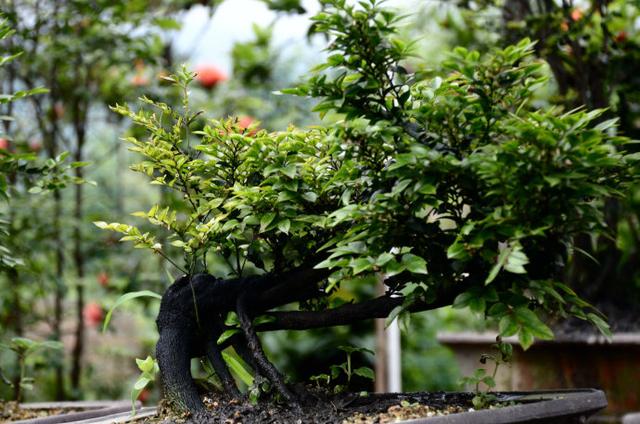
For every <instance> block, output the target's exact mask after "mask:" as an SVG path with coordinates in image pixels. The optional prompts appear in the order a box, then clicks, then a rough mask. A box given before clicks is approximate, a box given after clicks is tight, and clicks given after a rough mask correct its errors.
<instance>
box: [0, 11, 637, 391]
mask: <svg viewBox="0 0 640 424" xmlns="http://www.w3.org/2000/svg"><path fill="white" fill-rule="evenodd" d="M230 3H235V5H234V7H238V8H241V7H245V8H256V10H262V9H261V8H264V9H265V12H266V11H267V10H269V11H271V12H270V13H268V14H267V13H264V14H263V16H264V18H263V19H262V20H261V21H259V22H248V21H243V20H241V19H237V21H234V22H233V23H232V24H233V25H234V26H237V27H238V31H240V30H241V29H242V31H244V33H245V34H250V35H249V36H247V37H244V38H242V39H239V40H235V41H233V42H229V43H228V44H229V45H225V46H224V47H223V48H224V49H226V50H225V51H226V55H225V56H224V57H218V58H217V60H211V57H210V55H208V54H207V52H208V51H209V50H216V51H220V46H217V44H216V43H218V42H219V43H224V42H228V41H229V40H230V38H229V37H226V38H224V37H223V35H224V34H216V33H215V25H216V23H217V22H221V20H222V21H224V20H228V19H229V17H227V16H225V13H231V12H232V11H233V9H232V8H231V6H230V5H229V4H230ZM239 3H240V2H237V3H236V0H233V1H231V0H227V1H221V0H218V1H206V0H204V1H188V0H181V1H175V0H173V1H172V0H166V1H165V0H133V1H120V0H108V1H107V0H99V1H91V2H87V1H81V0H77V1H66V0H3V1H2V2H1V3H0V11H1V13H2V15H3V16H4V17H5V18H6V19H7V24H8V26H9V27H10V28H13V30H14V31H15V32H14V33H13V34H12V35H11V36H9V37H7V38H5V39H3V40H2V42H1V46H2V56H9V55H13V54H16V53H18V52H19V51H24V53H23V54H22V55H21V56H19V57H17V58H16V59H15V60H13V61H8V62H7V63H6V64H5V65H4V66H3V67H2V68H0V73H1V74H2V77H1V80H0V81H1V83H2V93H14V92H16V91H18V90H26V89H35V88H38V87H45V88H47V89H48V91H47V92H42V93H39V94H37V95H34V96H30V97H25V98H22V99H19V100H18V101H16V102H11V103H9V102H0V109H1V110H0V115H2V116H3V117H4V118H3V121H2V125H1V129H2V134H0V137H1V138H0V149H2V150H0V156H1V157H2V160H3V167H2V172H3V177H4V178H5V179H6V181H7V183H8V184H7V186H6V190H4V191H6V193H7V199H6V200H3V202H2V204H1V205H0V209H1V211H2V216H3V220H4V221H5V222H4V223H3V228H5V229H6V235H5V236H4V237H3V238H2V246H5V247H6V249H7V251H6V252H5V251H4V250H3V251H2V252H0V254H1V255H3V256H2V259H3V260H0V264H1V266H0V293H1V296H0V341H7V342H8V341H9V340H10V339H11V338H12V337H15V336H24V337H29V338H33V339H35V340H52V341H62V342H63V343H64V349H62V350H41V351H38V352H37V353H34V354H33V355H31V356H30V357H29V358H28V360H27V365H28V367H29V369H30V370H31V371H32V372H31V373H30V374H31V375H34V376H35V378H36V384H35V385H34V388H33V389H32V390H30V391H27V392H26V393H25V394H24V395H25V398H26V399H27V400H46V399H59V400H60V399H96V398H122V397H126V396H127V393H128V391H129V389H130V386H131V384H132V383H133V381H135V378H136V374H137V368H136V365H135V361H134V358H135V357H145V356H146V355H147V354H149V353H152V352H153V346H154V344H155V337H156V331H155V323H154V318H155V314H156V312H157V308H158V304H157V301H155V300H144V299H143V300H140V301H137V302H132V303H129V304H127V305H125V306H124V307H123V308H122V309H121V310H118V312H117V313H116V316H115V319H114V322H113V323H112V324H111V325H110V327H109V330H108V331H107V332H106V333H105V334H102V333H100V332H99V329H100V328H101V323H102V320H103V319H104V315H105V311H106V310H108V308H109V307H111V306H112V305H113V303H114V302H115V300H116V299H117V298H118V297H119V296H120V295H121V294H123V293H126V292H129V291H134V290H145V289H148V290H152V291H155V292H162V291H163V290H164V288H166V287H167V286H168V285H169V284H170V283H171V282H172V281H173V278H174V277H175V276H176V275H175V272H176V271H175V270H174V269H171V268H169V267H168V265H167V263H166V262H165V261H163V260H162V258H160V257H158V258H157V259H156V260H149V259H148V257H147V256H146V255H144V254H138V252H137V251H133V252H132V250H131V249H130V248H129V247H127V246H121V245H120V244H119V243H118V241H117V238H115V237H114V236H113V235H112V234H111V233H109V234H108V233H105V232H102V231H100V230H99V229H97V228H95V227H94V226H93V225H91V222H92V221H97V220H103V219H105V218H108V219H109V220H112V221H125V220H126V217H124V215H125V212H124V211H130V210H141V209H143V205H148V204H149V203H155V202H156V201H157V199H159V198H163V199H164V200H165V201H168V202H170V201H171V196H172V195H173V194H172V193H169V192H166V191H162V190H160V189H158V190H150V189H149V188H148V186H147V185H146V184H143V181H142V177H141V176H140V175H138V174H136V173H133V172H129V171H128V169H127V168H128V166H129V164H130V163H131V162H132V159H131V157H130V155H129V152H128V151H127V150H126V148H125V147H124V145H123V143H121V142H120V140H119V138H120V137H122V136H124V135H127V133H131V132H133V131H136V130H135V129H134V128H129V127H128V125H127V124H125V123H124V122H122V121H121V120H120V118H119V117H118V116H116V115H115V114H114V113H112V112H110V111H109V110H108V106H109V105H114V104H116V103H132V102H134V101H135V99H136V98H137V97H139V96H143V95H144V96H148V97H149V98H152V99H154V100H160V101H164V102H167V103H170V104H175V103H176V102H178V101H179V98H180V96H179V93H177V92H174V91H172V90H174V89H173V88H172V87H171V86H170V85H169V84H167V83H166V81H165V80H163V77H166V76H167V75H169V74H171V73H172V72H174V71H175V70H176V69H178V68H179V66H180V65H181V64H182V63H187V65H188V67H189V68H190V69H192V70H194V71H196V72H198V76H197V83H198V84H197V88H194V92H193V93H192V101H193V104H192V107H193V108H194V109H204V110H207V111H208V115H209V116H220V117H226V116H234V117H237V119H238V123H239V124H240V125H241V126H245V127H247V126H249V125H250V124H252V123H256V122H259V125H260V128H265V129H268V130H279V129H284V128H286V127H287V125H289V124H294V125H297V126H308V125H313V124H314V123H317V122H319V121H318V119H319V118H318V116H317V114H313V113H311V112H310V110H311V108H312V106H313V105H312V104H311V101H310V100H308V99H304V98H298V97H293V96H284V95H278V93H277V91H278V90H280V89H283V88H286V87H289V86H292V85H294V84H295V83H296V81H297V80H298V79H299V77H300V74H301V73H302V72H305V71H306V70H307V69H308V67H309V66H310V65H312V64H314V63H317V62H319V61H320V59H321V57H322V54H323V53H322V52H321V51H320V50H319V48H318V45H323V43H326V40H322V39H318V37H319V36H316V35H314V31H313V27H312V26H310V21H309V20H308V17H309V16H310V14H312V13H313V12H316V11H318V10H319V9H320V8H321V7H322V2H319V1H316V0H309V1H301V0H243V1H242V5H240V6H238V4H239ZM390 5H392V6H396V7H398V8H399V9H400V10H401V14H404V15H406V17H405V19H404V25H403V27H402V31H403V36H405V37H407V38H416V37H418V38H419V42H418V43H417V44H416V45H415V46H414V54H415V55H417V56H420V57H422V58H424V59H427V63H429V67H428V68H418V67H417V65H416V63H418V61H416V62H412V61H411V60H409V61H408V63H407V64H406V67H407V69H408V70H409V71H410V72H418V73H424V74H427V75H429V74H431V73H434V72H436V71H438V70H439V69H440V68H441V64H442V62H443V61H444V60H445V59H447V57H448V52H449V51H450V50H451V49H452V48H453V47H455V46H464V47H466V48H469V49H476V50H480V51H487V50H488V49H490V48H492V47H494V46H505V45H507V44H510V43H513V42H514V41H517V40H519V39H521V38H524V37H529V38H531V39H534V40H538V43H537V45H536V54H537V55H538V56H539V57H540V58H541V59H544V60H545V62H546V65H545V67H544V72H545V73H546V74H547V75H549V76H550V77H551V79H550V82H549V84H548V85H547V86H545V87H542V88H541V89H540V90H539V92H538V94H537V96H538V97H537V102H538V103H539V106H541V107H549V108H551V107H558V108H564V109H566V110H570V109H573V108H576V107H580V106H581V105H586V106H587V107H589V108H595V107H597V108H607V112H606V113H605V115H603V117H602V119H610V118H618V119H619V122H620V127H619V131H620V133H622V134H624V135H627V136H630V137H632V138H636V139H637V138H638V137H639V133H640V90H639V88H640V69H638V68H639V67H640V48H639V47H640V2H638V1H628V0H609V1H606V0H591V1H587V0H582V1H581V0H574V1H571V0H562V1H561V0H541V1H535V0H511V1H508V0H504V1H500V0H495V1H492V0H478V1H467V0H458V1H438V0H433V1H432V0H405V1H401V0H397V1H390ZM247 10H249V9H247ZM237 15H238V14H237V9H236V15H235V16H236V17H237ZM196 21H198V22H203V23H202V25H196V24H194V22H196ZM283 22H284V23H285V24H286V25H291V23H292V22H297V23H298V24H297V25H298V26H303V27H305V28H306V29H305V33H306V36H305V35H304V34H303V36H302V37H300V39H299V40H297V41H296V42H297V44H295V45H292V43H291V40H290V37H291V36H290V35H288V34H289V33H287V32H286V30H284V29H283V28H286V25H285V26H283V25H282V23H283ZM279 32H284V33H285V34H284V35H283V34H280V33H279ZM288 37H289V38H288ZM185 39H187V40H190V41H189V42H185ZM3 95H4V94H3ZM324 119H325V120H332V119H334V120H335V119H340V117H339V116H326V117H325V118H324ZM63 152H69V154H68V156H69V157H68V158H66V160H63V159H65V158H64V157H60V155H61V154H62V153H63ZM9 157H16V158H17V159H16V160H17V161H18V162H19V163H20V164H21V165H20V166H22V168H25V169H26V168H28V167H33V168H34V169H39V170H40V171H42V172H44V171H43V170H45V169H55V170H56V172H53V173H51V172H50V174H51V175H66V177H65V178H66V179H64V178H58V179H56V178H49V179H47V178H43V179H38V178H35V179H34V177H33V175H32V174H28V173H24V172H17V170H16V167H15V166H13V165H12V166H4V161H8V159H7V158H9ZM71 162H76V166H75V167H72V165H70V163H71ZM27 163H29V164H30V165H27ZM63 163H64V164H63ZM81 165H82V166H81ZM47 166H48V167H49V168H47ZM45 175H46V173H45ZM43 181H44V182H43ZM606 207H607V217H608V223H609V225H610V226H611V227H612V228H615V229H616V233H615V236H614V237H613V238H594V237H592V236H590V235H589V234H584V235H583V236H581V237H580V239H579V240H578V244H577V245H578V248H579V249H580V251H581V252H583V253H584V254H582V255H575V260H574V261H573V262H572V263H571V264H570V265H569V266H568V267H567V275H566V280H567V281H569V282H571V284H572V285H573V286H574V287H575V288H576V289H577V290H578V291H579V292H580V293H582V294H583V295H584V296H586V297H587V298H588V299H590V300H591V301H593V302H594V303H595V304H596V306H598V307H600V308H601V309H602V310H603V311H604V312H605V313H607V314H608V315H609V316H610V317H611V318H612V327H613V329H614V330H625V331H627V330H634V329H637V328H635V327H634V326H635V325H637V323H638V322H640V317H637V316H636V315H637V314H638V312H634V311H637V310H638V308H637V306H638V303H639V302H640V272H639V271H640V269H639V267H638V249H639V247H640V236H639V234H640V233H639V232H640V228H639V220H638V214H639V213H640V188H637V189H635V190H633V191H632V192H630V193H628V195H627V196H626V201H624V202H611V203H610V204H608V205H607V206H606ZM119 217H122V218H119ZM10 257H11V258H19V261H18V262H15V261H13V262H12V261H8V260H5V258H10ZM217 263H218V266H219V267H221V270H222V271H223V270H224V266H225V264H224V262H222V261H218V262H217ZM356 289H358V288H357V287H356V288H354V290H356ZM345 290H346V289H345ZM614 305H615V306H616V307H614ZM480 321H481V320H478V319H477V317H475V316H474V315H473V314H472V313H471V312H468V311H457V310H451V309H443V310H438V311H433V312H428V313H422V314H417V315H415V316H414V317H412V320H411V322H410V323H408V329H409V332H408V333H407V332H405V333H404V334H403V338H402V344H403V380H404V389H405V390H408V391H412V390H453V389H455V388H457V387H458V381H459V377H460V376H459V372H458V370H457V368H456V365H455V363H454V361H453V357H452V354H451V353H450V352H448V351H447V350H446V349H445V348H443V347H442V346H440V345H439V344H438V343H437V340H436V331H439V330H447V331H459V330H482V329H483V328H482V327H481V324H480ZM570 325H574V324H570ZM560 330H562V329H560ZM264 339H265V340H264V342H265V347H266V349H267V350H268V352H269V354H270V355H271V357H272V358H273V360H274V362H275V363H276V364H277V365H278V367H279V368H280V369H281V370H282V371H284V372H285V373H287V374H288V375H290V376H292V377H293V378H294V379H297V380H302V379H308V378H309V377H310V376H312V375H315V374H320V373H323V372H327V370H328V368H329V366H330V365H331V364H336V363H340V362H341V361H342V360H343V353H342V352H341V351H339V350H338V349H337V347H338V346H340V345H358V346H363V347H367V348H373V347H374V336H373V325H372V324H371V323H362V324H359V325H358V326H354V327H353V328H346V327H337V328H332V329H328V330H322V331H307V332H279V333H273V334H269V335H266V336H265V337H264ZM17 360H18V359H17V358H16V357H15V355H13V354H12V352H11V351H0V369H1V370H2V372H3V374H4V375H5V376H6V377H7V379H8V380H10V381H13V382H15V380H16V378H19V377H18V376H17V374H16V372H15V371H14V370H15V369H16V364H17ZM355 360H356V361H360V363H363V365H365V364H366V363H367V362H369V365H371V363H372V358H371V356H370V355H361V356H357V357H356V358H355ZM361 386H362V388H363V389H371V387H370V383H369V382H367V381H366V380H363V381H362V382H361ZM14 395H15V389H14V387H12V386H11V385H9V384H3V383H2V382H0V399H12V398H13V397H14ZM141 396H142V397H143V398H144V399H146V398H148V397H149V396H151V397H150V399H157V397H158V393H157V391H154V392H152V393H149V392H148V391H145V392H143V394H142V395H141Z"/></svg>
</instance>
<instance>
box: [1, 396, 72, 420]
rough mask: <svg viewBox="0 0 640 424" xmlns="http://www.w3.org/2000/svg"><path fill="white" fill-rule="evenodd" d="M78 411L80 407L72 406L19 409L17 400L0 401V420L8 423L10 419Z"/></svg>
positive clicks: (27, 418) (41, 416) (26, 418)
mask: <svg viewBox="0 0 640 424" xmlns="http://www.w3.org/2000/svg"><path fill="white" fill-rule="evenodd" d="M80 411H81V410H80V409H73V408H47V409H30V408H29V409H21V408H20V407H19V406H18V403H17V402H2V401H0V422H1V423H8V422H12V421H20V420H30V419H33V418H43V417H48V416H50V415H60V414H70V413H73V412H80Z"/></svg>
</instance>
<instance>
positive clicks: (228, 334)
mask: <svg viewBox="0 0 640 424" xmlns="http://www.w3.org/2000/svg"><path fill="white" fill-rule="evenodd" d="M239 332H240V329H239V328H231V329H229V330H225V331H224V332H223V333H222V334H221V335H220V337H218V340H217V341H216V343H217V344H219V345H221V344H222V343H224V342H225V341H226V340H227V339H229V338H230V337H232V336H233V335H234V334H238V333H239Z"/></svg>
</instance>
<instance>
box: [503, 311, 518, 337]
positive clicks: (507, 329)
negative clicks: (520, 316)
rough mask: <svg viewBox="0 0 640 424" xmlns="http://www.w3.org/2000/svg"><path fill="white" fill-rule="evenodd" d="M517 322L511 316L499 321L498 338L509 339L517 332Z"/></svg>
mask: <svg viewBox="0 0 640 424" xmlns="http://www.w3.org/2000/svg"><path fill="white" fill-rule="evenodd" d="M518 328H519V326H518V321H516V320H515V318H514V317H513V316H512V315H505V316H504V317H502V318H501V319H500V324H499V326H498V329H499V332H500V336H502V337H510V336H513V335H514V334H516V333H517V332H518Z"/></svg>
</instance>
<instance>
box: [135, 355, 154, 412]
mask: <svg viewBox="0 0 640 424" xmlns="http://www.w3.org/2000/svg"><path fill="white" fill-rule="evenodd" d="M136 365H137V366H138V369H139V370H140V376H139V377H138V380H137V381H136V382H135V383H134V385H133V388H132V389H131V409H132V412H133V414H135V413H136V401H137V400H138V397H139V396H140V393H142V391H143V390H144V389H145V388H146V387H147V386H148V385H149V384H150V383H152V382H153V381H155V379H156V375H157V374H158V372H159V371H160V368H159V367H158V361H156V360H155V359H153V358H152V357H151V356H147V358H146V359H144V360H143V359H138V358H136Z"/></svg>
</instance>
